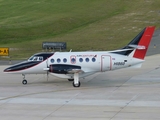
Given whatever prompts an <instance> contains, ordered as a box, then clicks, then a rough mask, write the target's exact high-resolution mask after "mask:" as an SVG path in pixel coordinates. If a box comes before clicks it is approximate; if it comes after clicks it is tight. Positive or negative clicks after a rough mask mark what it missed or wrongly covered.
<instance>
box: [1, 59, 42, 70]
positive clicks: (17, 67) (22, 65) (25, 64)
mask: <svg viewBox="0 0 160 120" xmlns="http://www.w3.org/2000/svg"><path fill="white" fill-rule="evenodd" d="M41 62H42V61H25V62H22V63H19V64H16V65H13V66H11V67H9V68H6V69H5V70H4V72H13V71H19V70H24V69H28V68H31V67H33V66H35V65H37V64H39V63H41Z"/></svg>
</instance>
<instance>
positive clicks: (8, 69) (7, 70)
mask: <svg viewBox="0 0 160 120" xmlns="http://www.w3.org/2000/svg"><path fill="white" fill-rule="evenodd" d="M10 71H11V69H10V68H6V69H4V70H3V72H10Z"/></svg>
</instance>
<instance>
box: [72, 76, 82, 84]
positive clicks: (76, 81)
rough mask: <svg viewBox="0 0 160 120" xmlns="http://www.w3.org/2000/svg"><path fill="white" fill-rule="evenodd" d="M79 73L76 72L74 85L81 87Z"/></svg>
mask: <svg viewBox="0 0 160 120" xmlns="http://www.w3.org/2000/svg"><path fill="white" fill-rule="evenodd" d="M80 85H81V83H80V81H79V73H74V81H73V87H80Z"/></svg>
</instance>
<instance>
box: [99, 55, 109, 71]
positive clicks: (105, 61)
mask: <svg viewBox="0 0 160 120" xmlns="http://www.w3.org/2000/svg"><path fill="white" fill-rule="evenodd" d="M107 70H111V56H109V55H102V56H101V71H107Z"/></svg>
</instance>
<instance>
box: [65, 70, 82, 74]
mask: <svg viewBox="0 0 160 120" xmlns="http://www.w3.org/2000/svg"><path fill="white" fill-rule="evenodd" d="M83 72H84V71H83V70H81V69H70V70H68V73H69V74H74V73H83Z"/></svg>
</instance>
